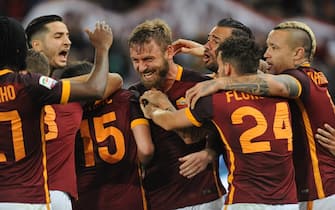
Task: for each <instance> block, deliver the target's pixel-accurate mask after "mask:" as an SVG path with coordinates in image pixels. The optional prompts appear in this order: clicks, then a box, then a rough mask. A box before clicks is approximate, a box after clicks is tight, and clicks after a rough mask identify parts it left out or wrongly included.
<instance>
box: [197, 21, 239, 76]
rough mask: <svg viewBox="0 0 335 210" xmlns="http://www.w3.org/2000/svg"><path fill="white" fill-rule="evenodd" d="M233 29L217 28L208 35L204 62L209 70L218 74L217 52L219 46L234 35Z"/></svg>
mask: <svg viewBox="0 0 335 210" xmlns="http://www.w3.org/2000/svg"><path fill="white" fill-rule="evenodd" d="M232 30H233V29H232V28H229V27H220V26H215V27H214V28H213V29H212V30H211V32H210V33H209V34H208V39H207V43H206V44H205V54H204V57H203V61H204V63H205V66H206V68H207V69H209V70H211V71H212V72H217V70H218V64H217V62H216V55H215V51H216V49H217V48H218V46H219V44H220V43H221V42H223V41H224V40H225V39H226V38H228V37H230V36H231V34H232Z"/></svg>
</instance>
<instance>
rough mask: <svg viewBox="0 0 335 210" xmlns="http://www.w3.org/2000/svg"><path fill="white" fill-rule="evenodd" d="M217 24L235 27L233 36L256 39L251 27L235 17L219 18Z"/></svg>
mask: <svg viewBox="0 0 335 210" xmlns="http://www.w3.org/2000/svg"><path fill="white" fill-rule="evenodd" d="M216 26H219V27H229V28H233V31H232V36H236V37H241V36H242V37H243V36H244V37H248V38H250V39H254V38H255V37H254V35H253V34H252V31H251V30H250V28H249V27H247V26H246V25H244V24H243V23H241V22H240V21H237V20H235V19H233V18H223V19H221V20H219V22H218V23H217V24H216Z"/></svg>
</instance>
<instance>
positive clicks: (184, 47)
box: [172, 39, 205, 57]
mask: <svg viewBox="0 0 335 210" xmlns="http://www.w3.org/2000/svg"><path fill="white" fill-rule="evenodd" d="M172 46H173V49H174V52H175V54H178V53H185V54H190V55H194V56H198V57H202V56H203V55H204V52H205V47H204V46H203V45H202V44H200V43H198V42H195V41H191V40H187V39H178V40H176V41H175V42H173V43H172Z"/></svg>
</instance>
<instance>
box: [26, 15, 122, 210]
mask: <svg viewBox="0 0 335 210" xmlns="http://www.w3.org/2000/svg"><path fill="white" fill-rule="evenodd" d="M26 34H27V37H28V41H29V45H30V46H32V49H33V50H35V51H37V52H41V53H43V54H45V55H46V56H47V57H48V60H49V64H50V68H51V70H52V72H51V73H50V75H47V76H51V74H55V73H62V72H63V71H65V70H69V71H75V69H74V67H78V70H77V71H75V72H73V74H72V75H74V76H78V75H82V74H84V73H86V74H88V73H89V72H90V69H91V68H92V66H90V65H89V64H87V63H86V65H85V64H83V65H70V66H68V67H65V65H67V56H68V53H69V50H70V46H71V41H70V40H69V32H68V29H67V27H66V25H65V24H64V23H63V22H62V18H61V17H60V16H57V15H47V16H40V17H37V18H35V19H34V20H32V21H31V22H30V23H29V24H28V26H27V28H26ZM40 73H43V72H40ZM44 73H45V72H44ZM74 73H77V75H75V74H74ZM53 77H54V78H56V79H61V78H60V77H59V75H58V77H56V76H53ZM108 77H109V78H108V85H107V87H108V88H106V90H105V94H104V97H106V95H107V96H108V94H109V93H112V92H114V91H115V90H117V89H119V87H120V84H121V81H122V80H121V79H120V76H118V75H117V74H113V73H111V74H109V75H108ZM106 92H108V93H106ZM44 112H45V117H44V122H45V124H46V126H45V127H46V137H45V139H46V154H47V169H48V184H49V189H50V196H51V205H52V208H53V210H70V209H72V204H71V198H73V199H77V197H78V196H77V184H76V174H75V163H74V143H75V136H76V133H77V131H78V130H79V127H80V122H81V119H82V104H80V103H78V102H75V103H68V104H65V105H59V104H57V105H56V104H55V105H47V106H45V107H44Z"/></svg>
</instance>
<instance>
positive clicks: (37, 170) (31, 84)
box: [0, 16, 113, 210]
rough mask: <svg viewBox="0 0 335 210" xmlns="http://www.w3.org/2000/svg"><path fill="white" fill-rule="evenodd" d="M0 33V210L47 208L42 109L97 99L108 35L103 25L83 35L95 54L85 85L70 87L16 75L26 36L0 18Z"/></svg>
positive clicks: (14, 24)
mask: <svg viewBox="0 0 335 210" xmlns="http://www.w3.org/2000/svg"><path fill="white" fill-rule="evenodd" d="M0 30H1V33H0V36H1V39H0V40H1V41H0V48H1V50H0V69H1V70H0V72H1V73H0V75H1V76H0V89H1V102H0V110H1V121H0V130H2V132H0V133H1V134H0V135H1V139H2V141H1V144H0V151H1V155H0V157H1V158H0V161H1V163H0V173H1V174H2V175H1V180H0V182H1V184H0V209H5V210H7V209H8V210H9V209H10V210H14V209H15V210H18V209H27V208H30V209H34V210H35V209H46V208H50V206H49V205H48V203H49V202H50V200H49V192H48V185H47V181H46V170H45V147H44V146H45V145H44V141H43V140H42V139H43V137H44V135H43V134H42V133H41V132H42V131H43V126H42V127H41V124H40V123H41V119H43V118H41V111H42V107H43V106H44V105H47V104H54V103H67V102H70V101H79V100H85V99H86V100H87V99H92V100H95V99H100V98H101V97H102V95H103V93H104V90H105V86H106V83H107V73H108V65H109V64H108V51H109V48H110V46H111V44H112V42H113V35H112V31H111V28H110V27H109V26H108V25H107V24H105V23H104V22H98V23H97V24H96V28H95V30H94V31H93V32H91V31H90V30H87V31H86V32H87V34H88V36H89V38H90V40H91V43H92V44H93V46H94V47H95V49H96V57H95V66H94V71H93V73H92V74H91V76H90V77H89V79H88V80H87V81H86V82H72V81H65V80H64V81H56V80H54V79H52V78H49V77H46V76H42V75H39V74H38V75H37V74H34V73H20V71H21V70H25V68H26V63H25V59H26V55H27V44H26V43H27V40H26V35H25V31H24V29H23V28H22V26H21V25H20V23H18V22H17V21H16V20H14V19H12V18H9V17H4V16H1V17H0Z"/></svg>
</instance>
